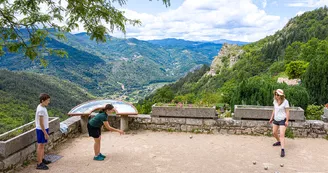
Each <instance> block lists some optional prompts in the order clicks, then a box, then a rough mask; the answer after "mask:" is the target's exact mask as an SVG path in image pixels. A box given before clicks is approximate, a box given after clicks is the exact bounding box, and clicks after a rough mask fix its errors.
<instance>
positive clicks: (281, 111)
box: [273, 99, 289, 121]
mask: <svg viewBox="0 0 328 173" xmlns="http://www.w3.org/2000/svg"><path fill="white" fill-rule="evenodd" d="M273 105H274V120H276V121H282V120H284V119H285V118H286V108H289V103H288V100H287V99H285V100H284V102H282V103H281V105H279V104H278V102H277V101H276V100H274V101H273Z"/></svg>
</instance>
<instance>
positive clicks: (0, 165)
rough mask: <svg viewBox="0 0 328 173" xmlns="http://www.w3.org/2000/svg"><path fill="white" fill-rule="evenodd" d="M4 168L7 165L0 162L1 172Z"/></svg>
mask: <svg viewBox="0 0 328 173" xmlns="http://www.w3.org/2000/svg"><path fill="white" fill-rule="evenodd" d="M4 167H5V164H4V163H3V162H2V161H0V171H1V170H3V169H4Z"/></svg>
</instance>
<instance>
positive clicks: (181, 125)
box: [109, 115, 328, 138]
mask: <svg viewBox="0 0 328 173" xmlns="http://www.w3.org/2000/svg"><path fill="white" fill-rule="evenodd" d="M109 122H110V124H111V126H113V127H115V128H119V117H110V118H109ZM289 123H290V124H289V128H290V130H291V132H292V134H293V135H294V136H295V137H300V138H326V137H327V135H328V123H324V122H323V121H319V120H307V121H304V122H289ZM129 128H130V129H131V130H153V131H169V132H173V131H177V132H194V133H214V134H217V133H221V134H237V135H268V136H271V133H272V132H271V130H272V125H271V124H269V122H268V121H254V120H234V119H232V118H224V119H216V120H214V119H193V118H159V117H151V116H150V115H137V116H129Z"/></svg>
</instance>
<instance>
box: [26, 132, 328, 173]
mask: <svg viewBox="0 0 328 173" xmlns="http://www.w3.org/2000/svg"><path fill="white" fill-rule="evenodd" d="M274 142H275V141H274V138H273V137H265V136H242V135H221V134H192V133H178V132H174V133H169V132H152V131H140V132H139V131H138V132H131V133H130V134H125V135H122V136H120V135H119V134H118V133H110V132H105V133H103V135H102V143H101V145H102V146H101V152H102V153H103V154H105V155H106V156H107V158H106V159H105V160H104V161H94V160H92V159H93V155H94V154H93V139H92V138H90V137H87V136H85V135H84V136H80V137H79V138H75V139H72V140H69V141H67V142H66V143H64V144H63V145H61V146H60V147H58V148H56V150H55V151H51V152H50V153H52V154H58V155H61V156H63V158H61V159H60V160H58V161H56V162H55V163H52V164H50V165H49V168H50V169H49V170H48V171H39V170H36V169H35V166H36V163H35V162H33V163H31V164H30V165H28V166H27V167H26V168H24V169H22V170H21V171H20V172H22V173H31V172H54V173H90V172H96V173H103V172H104V173H105V172H110V173H116V172H117V173H160V172H165V173H183V172H185V173H191V172H195V173H200V172H204V173H210V172H222V173H225V172H227V173H234V172H236V173H241V172H245V173H246V172H247V173H253V172H280V173H282V172H284V173H285V172H288V173H289V172H303V173H305V172H308V173H309V172H312V173H314V172H316V173H318V172H325V173H327V172H328V162H327V161H328V141H327V140H325V139H298V138H297V139H287V140H286V143H287V144H286V149H285V150H286V157H285V158H281V157H280V148H279V147H273V146H272V143H274ZM253 162H256V164H255V165H254V164H253ZM281 164H283V167H281ZM265 167H268V170H265V169H264V168H265Z"/></svg>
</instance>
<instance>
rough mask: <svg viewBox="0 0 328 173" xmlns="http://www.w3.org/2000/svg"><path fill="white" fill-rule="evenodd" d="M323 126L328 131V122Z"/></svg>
mask: <svg viewBox="0 0 328 173" xmlns="http://www.w3.org/2000/svg"><path fill="white" fill-rule="evenodd" d="M323 128H324V129H325V130H326V131H327V132H328V123H325V124H324V125H323Z"/></svg>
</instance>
